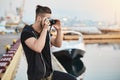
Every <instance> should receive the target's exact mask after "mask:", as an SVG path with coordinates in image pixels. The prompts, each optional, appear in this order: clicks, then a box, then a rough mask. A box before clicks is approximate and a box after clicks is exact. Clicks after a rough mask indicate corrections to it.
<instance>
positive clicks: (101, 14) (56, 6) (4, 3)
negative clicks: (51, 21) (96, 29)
mask: <svg viewBox="0 0 120 80" xmlns="http://www.w3.org/2000/svg"><path fill="white" fill-rule="evenodd" d="M22 1H23V0H0V16H4V14H5V11H7V10H10V2H11V4H12V10H10V11H13V12H14V11H15V7H19V6H20V5H21V4H22ZM37 4H39V5H44V6H48V7H50V8H51V9H52V17H54V18H64V17H67V18H74V17H76V18H77V19H79V20H93V21H105V22H114V21H115V19H116V20H117V22H120V0H25V4H24V11H23V21H34V16H35V8H36V5H37Z"/></svg>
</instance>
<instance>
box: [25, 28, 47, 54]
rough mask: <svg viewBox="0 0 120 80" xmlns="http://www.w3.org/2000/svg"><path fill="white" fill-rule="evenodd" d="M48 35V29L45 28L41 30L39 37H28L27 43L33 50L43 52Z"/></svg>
mask: <svg viewBox="0 0 120 80" xmlns="http://www.w3.org/2000/svg"><path fill="white" fill-rule="evenodd" d="M46 35H47V29H43V30H42V32H41V36H40V37H39V38H38V39H36V38H34V37H31V38H28V39H27V40H25V44H26V45H27V46H28V47H29V48H31V49H32V50H34V51H36V52H38V53H41V51H42V49H43V48H44V46H45V40H46Z"/></svg>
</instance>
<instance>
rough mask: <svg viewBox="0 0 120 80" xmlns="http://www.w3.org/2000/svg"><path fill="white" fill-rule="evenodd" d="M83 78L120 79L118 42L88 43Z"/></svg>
mask: <svg viewBox="0 0 120 80" xmlns="http://www.w3.org/2000/svg"><path fill="white" fill-rule="evenodd" d="M83 61H84V64H85V66H86V72H85V74H84V80H120V44H92V45H91V44H89V45H86V54H85V55H84V58H83Z"/></svg>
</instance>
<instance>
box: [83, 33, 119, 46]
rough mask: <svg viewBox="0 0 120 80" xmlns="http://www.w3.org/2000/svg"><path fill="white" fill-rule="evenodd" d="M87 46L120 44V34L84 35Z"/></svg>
mask: <svg viewBox="0 0 120 80" xmlns="http://www.w3.org/2000/svg"><path fill="white" fill-rule="evenodd" d="M83 39H84V42H85V44H93V43H120V33H118V34H117V33H115V34H95V35H94V34H92V35H83Z"/></svg>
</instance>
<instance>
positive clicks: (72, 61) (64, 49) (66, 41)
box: [52, 31, 86, 80]
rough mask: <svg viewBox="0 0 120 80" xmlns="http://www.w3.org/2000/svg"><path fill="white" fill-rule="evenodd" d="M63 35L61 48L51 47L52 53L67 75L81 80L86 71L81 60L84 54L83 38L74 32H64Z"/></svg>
mask: <svg viewBox="0 0 120 80" xmlns="http://www.w3.org/2000/svg"><path fill="white" fill-rule="evenodd" d="M63 34H64V36H63V43H62V46H61V48H57V47H52V52H53V54H54V56H55V57H56V58H57V60H58V61H59V62H60V63H61V64H62V66H63V67H64V68H65V70H66V71H67V72H68V73H70V74H72V75H74V76H76V77H77V78H78V80H80V79H83V74H84V72H85V69H86V68H85V66H84V63H83V62H82V60H81V58H82V57H83V56H84V53H85V47H84V42H83V36H82V34H81V33H79V32H76V31H64V32H63ZM81 77H82V78H81Z"/></svg>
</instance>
